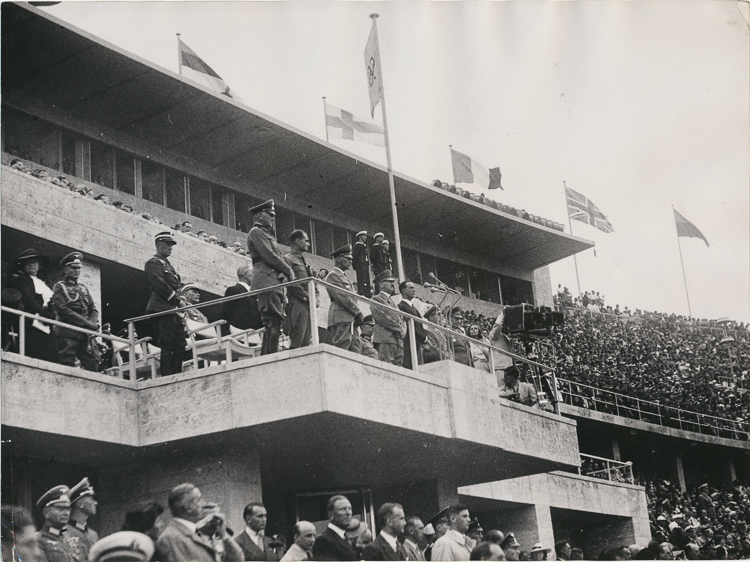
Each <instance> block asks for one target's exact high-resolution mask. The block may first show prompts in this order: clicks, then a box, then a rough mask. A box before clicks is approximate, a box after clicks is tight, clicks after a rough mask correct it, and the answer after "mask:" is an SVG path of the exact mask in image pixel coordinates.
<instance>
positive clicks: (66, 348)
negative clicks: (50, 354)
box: [51, 252, 99, 371]
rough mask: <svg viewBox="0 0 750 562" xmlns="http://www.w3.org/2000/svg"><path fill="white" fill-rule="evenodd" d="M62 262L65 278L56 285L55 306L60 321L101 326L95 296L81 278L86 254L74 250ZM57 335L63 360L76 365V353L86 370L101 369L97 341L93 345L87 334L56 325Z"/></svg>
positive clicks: (53, 296) (82, 325)
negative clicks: (79, 279) (96, 351)
mask: <svg viewBox="0 0 750 562" xmlns="http://www.w3.org/2000/svg"><path fill="white" fill-rule="evenodd" d="M60 265H61V266H62V267H63V274H64V278H63V280H62V281H58V282H57V283H55V286H54V287H53V295H52V299H51V308H52V310H54V311H55V313H56V314H57V317H58V318H59V320H60V321H61V322H65V323H66V324H71V325H73V326H78V327H79V328H86V329H87V330H94V331H95V330H98V329H99V313H98V311H97V310H96V305H95V304H94V299H93V298H91V294H90V293H89V290H88V289H87V288H86V286H85V285H83V284H81V283H79V282H78V278H79V277H80V276H81V267H82V265H83V255H82V254H80V253H79V252H71V253H70V254H68V255H67V256H65V257H64V258H63V259H62V260H61V261H60ZM55 335H56V336H57V350H58V354H59V356H60V363H61V364H63V365H69V366H71V367H73V366H75V362H76V357H77V358H78V359H79V360H80V361H81V367H83V368H84V369H86V370H87V371H98V370H99V361H98V359H97V358H96V356H95V355H94V353H93V345H95V344H93V345H92V342H91V337H90V336H89V335H88V334H84V333H83V332H78V331H76V330H73V329H72V328H63V327H62V326H56V327H55Z"/></svg>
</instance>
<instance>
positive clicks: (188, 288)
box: [180, 283, 200, 295]
mask: <svg viewBox="0 0 750 562" xmlns="http://www.w3.org/2000/svg"><path fill="white" fill-rule="evenodd" d="M188 291H200V289H199V288H198V285H196V284H195V283H185V285H183V286H182V289H180V293H182V294H183V295H184V294H185V293H187V292H188Z"/></svg>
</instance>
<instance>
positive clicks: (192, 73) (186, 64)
mask: <svg viewBox="0 0 750 562" xmlns="http://www.w3.org/2000/svg"><path fill="white" fill-rule="evenodd" d="M177 46H178V48H179V50H180V74H181V75H182V76H185V77H186V78H190V79H191V80H193V81H194V82H198V84H202V85H203V86H206V87H208V88H211V89H212V90H215V91H217V92H219V93H220V94H224V95H225V96H227V97H230V98H232V99H235V100H237V101H240V102H241V101H242V100H241V99H240V97H239V96H238V95H237V94H235V93H234V92H233V91H232V90H231V89H230V88H229V86H228V85H227V83H226V82H224V80H222V79H221V76H219V75H218V74H216V72H215V71H214V69H213V68H211V67H210V66H208V65H207V64H206V63H205V62H203V59H201V58H200V57H199V56H198V55H196V54H195V52H194V51H193V50H192V49H191V48H190V47H188V46H187V45H185V43H183V42H182V39H180V38H179V37H178V38H177Z"/></svg>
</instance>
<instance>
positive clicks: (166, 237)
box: [154, 231, 177, 246]
mask: <svg viewBox="0 0 750 562" xmlns="http://www.w3.org/2000/svg"><path fill="white" fill-rule="evenodd" d="M154 242H166V243H167V244H172V245H173V246H174V245H175V244H177V240H175V239H174V236H173V235H172V233H171V232H169V231H164V232H160V233H159V234H157V235H156V236H154Z"/></svg>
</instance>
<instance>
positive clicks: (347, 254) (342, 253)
mask: <svg viewBox="0 0 750 562" xmlns="http://www.w3.org/2000/svg"><path fill="white" fill-rule="evenodd" d="M331 257H332V258H349V259H350V260H351V259H354V256H352V247H351V246H350V245H349V244H347V245H346V246H341V248H339V249H338V250H334V252H333V253H332V254H331Z"/></svg>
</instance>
